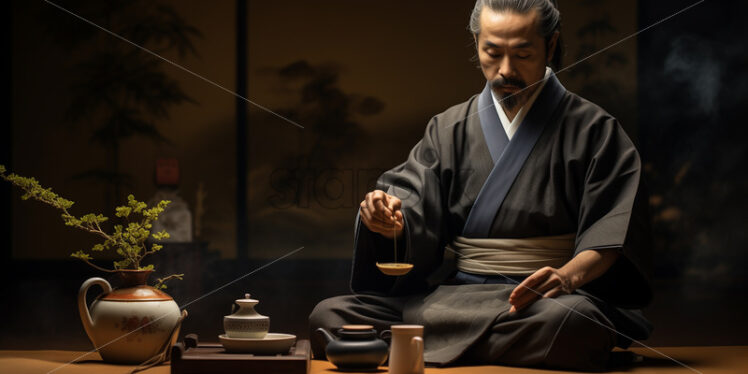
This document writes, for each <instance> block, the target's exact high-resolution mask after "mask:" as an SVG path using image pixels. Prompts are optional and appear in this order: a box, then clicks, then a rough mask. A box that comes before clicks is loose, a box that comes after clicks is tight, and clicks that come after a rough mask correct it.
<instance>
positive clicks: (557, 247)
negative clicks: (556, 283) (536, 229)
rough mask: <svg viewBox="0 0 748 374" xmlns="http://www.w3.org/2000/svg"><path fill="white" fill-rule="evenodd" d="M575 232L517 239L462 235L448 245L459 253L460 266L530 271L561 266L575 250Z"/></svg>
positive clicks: (479, 271) (470, 269)
mask: <svg viewBox="0 0 748 374" xmlns="http://www.w3.org/2000/svg"><path fill="white" fill-rule="evenodd" d="M575 239H576V235H575V234H574V233H571V234H564V235H556V236H540V237H534V238H514V239H493V238H485V239H475V238H466V237H462V236H458V237H456V238H455V239H454V241H453V242H452V243H451V244H448V245H447V247H449V248H451V249H452V250H453V251H455V252H456V253H457V269H459V270H460V271H464V272H466V273H472V274H483V275H499V274H504V275H530V274H532V273H534V272H535V271H536V270H538V269H540V268H542V267H545V266H551V267H554V268H559V267H561V266H563V265H564V264H565V263H566V262H568V261H569V260H571V258H572V256H573V254H574V241H575Z"/></svg>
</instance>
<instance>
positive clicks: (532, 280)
mask: <svg viewBox="0 0 748 374" xmlns="http://www.w3.org/2000/svg"><path fill="white" fill-rule="evenodd" d="M551 274H552V271H551V268H548V267H545V268H542V269H540V270H538V271H536V272H534V273H533V274H532V275H530V276H529V277H527V278H526V279H525V280H524V281H522V283H520V284H519V285H518V286H517V287H515V288H514V290H513V291H512V294H511V295H509V301H510V302H511V301H512V299H517V298H519V297H521V296H522V295H525V294H527V293H529V292H532V291H530V290H533V289H535V288H536V287H537V285H539V284H542V283H543V282H544V281H545V280H546V279H548V277H549V276H550V275H551Z"/></svg>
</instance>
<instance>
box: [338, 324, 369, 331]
mask: <svg viewBox="0 0 748 374" xmlns="http://www.w3.org/2000/svg"><path fill="white" fill-rule="evenodd" d="M373 328H374V326H372V325H343V330H348V331H365V330H372V329H373Z"/></svg>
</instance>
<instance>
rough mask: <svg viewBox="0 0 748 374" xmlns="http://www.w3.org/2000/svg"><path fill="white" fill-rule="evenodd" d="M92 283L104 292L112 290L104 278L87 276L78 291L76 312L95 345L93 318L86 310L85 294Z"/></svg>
mask: <svg viewBox="0 0 748 374" xmlns="http://www.w3.org/2000/svg"><path fill="white" fill-rule="evenodd" d="M93 285H99V286H101V288H102V289H103V290H104V293H105V294H107V293H109V292H112V285H111V284H109V282H107V281H106V279H104V278H99V277H95V278H89V279H88V280H87V281H85V282H83V284H82V285H81V288H80V290H79V291H78V312H79V313H80V316H81V322H83V328H85V329H86V334H87V335H88V338H89V339H91V343H93V344H94V346H97V344H96V341H95V340H94V333H93V327H94V326H93V320H92V319H91V313H90V312H89V311H88V304H86V294H87V293H88V289H89V288H91V286H93Z"/></svg>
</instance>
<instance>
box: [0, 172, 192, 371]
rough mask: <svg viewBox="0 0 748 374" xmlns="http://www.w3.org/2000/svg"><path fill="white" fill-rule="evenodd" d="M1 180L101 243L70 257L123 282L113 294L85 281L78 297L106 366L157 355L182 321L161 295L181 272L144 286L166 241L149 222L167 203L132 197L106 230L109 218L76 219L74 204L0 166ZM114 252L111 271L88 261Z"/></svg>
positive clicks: (106, 287) (104, 284)
mask: <svg viewBox="0 0 748 374" xmlns="http://www.w3.org/2000/svg"><path fill="white" fill-rule="evenodd" d="M0 178H2V179H4V180H6V181H8V182H10V183H12V184H14V185H16V186H18V187H19V188H21V189H22V190H23V191H24V194H23V195H22V196H21V198H22V199H23V200H28V199H34V200H38V201H41V202H43V203H45V204H48V205H50V206H52V207H54V208H56V209H59V210H60V211H61V212H62V214H61V217H62V220H63V221H64V223H65V225H67V226H71V227H74V228H77V229H80V230H83V231H86V232H89V233H91V234H94V235H96V236H98V237H100V238H101V239H102V240H103V242H102V243H98V244H96V245H94V246H93V247H92V248H91V250H90V251H84V250H79V251H76V252H74V253H72V254H71V256H72V257H75V258H78V259H80V260H82V261H84V262H85V263H87V264H89V265H91V266H93V267H94V268H96V269H97V270H100V271H104V272H112V273H117V275H118V276H119V277H120V279H121V280H122V287H121V288H119V289H116V290H112V287H111V285H110V284H109V282H108V281H106V280H105V279H103V278H98V277H97V278H91V279H88V280H86V281H85V282H83V285H82V286H81V288H80V292H79V294H78V308H79V311H80V317H81V321H82V322H83V326H84V328H85V329H86V333H87V334H88V337H89V338H90V339H91V342H92V343H93V344H94V346H95V347H96V348H97V350H98V351H99V353H100V354H101V357H102V358H103V359H104V360H105V361H108V362H116V363H143V362H145V361H148V360H150V359H152V358H153V357H154V356H157V355H159V354H160V353H161V352H162V351H163V349H164V347H165V345H166V344H167V343H168V341H170V340H171V337H172V335H174V334H175V332H176V330H177V328H178V325H179V322H180V321H181V318H180V310H179V307H178V306H177V304H176V303H175V302H174V300H173V299H172V298H171V297H170V296H169V295H168V294H166V293H164V292H163V291H162V289H164V288H166V285H165V284H164V282H166V281H168V280H171V279H182V276H183V275H184V274H171V275H169V276H165V277H162V278H159V279H158V280H157V283H156V284H155V285H154V286H148V285H146V281H147V279H148V276H149V275H150V273H151V272H153V270H154V269H153V265H144V264H143V263H142V261H143V259H144V257H146V256H148V255H150V254H153V253H156V252H158V251H159V250H161V249H162V248H163V246H162V245H160V244H158V243H157V242H158V241H160V240H162V239H167V238H168V237H169V234H168V233H167V232H166V231H161V232H156V233H151V228H152V227H153V226H152V223H153V221H155V220H157V219H158V216H159V214H161V213H162V212H163V211H164V208H166V206H167V205H168V204H169V201H168V200H162V201H161V202H159V203H158V204H157V205H156V206H152V207H148V206H147V204H146V203H144V202H141V201H138V200H136V199H135V197H134V196H132V195H130V196H128V198H127V203H126V204H125V205H122V206H119V207H117V208H116V212H115V216H116V217H118V218H120V219H121V220H123V221H124V222H123V223H122V224H115V225H114V226H113V229H112V230H113V231H112V232H106V231H105V230H104V229H103V228H102V223H104V222H106V221H108V220H109V218H107V217H105V216H103V215H101V214H93V213H90V214H86V215H83V216H80V217H77V216H74V215H73V214H71V213H70V211H69V210H70V208H71V207H72V206H73V204H74V203H73V202H72V201H70V200H67V199H65V198H63V197H61V196H59V195H57V194H56V193H54V192H53V191H52V189H50V188H44V187H42V186H41V185H40V184H39V182H38V181H37V180H36V179H34V178H28V177H23V176H20V175H17V174H7V175H6V169H5V166H3V165H0ZM149 238H153V239H154V240H155V242H153V243H150V248H149V243H148V239H149ZM112 250H113V251H115V253H116V254H117V255H119V256H120V258H121V259H118V260H116V261H114V263H113V268H112V269H107V268H104V267H101V266H99V265H96V264H94V263H93V262H92V260H93V257H92V256H91V254H92V253H94V252H104V251H112ZM93 285H99V286H101V287H102V288H103V290H104V293H103V294H102V295H100V296H99V297H98V298H97V299H96V300H95V301H94V302H93V303H92V304H91V307H90V309H89V307H88V305H87V304H86V293H87V292H88V289H89V288H90V287H91V286H93Z"/></svg>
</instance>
